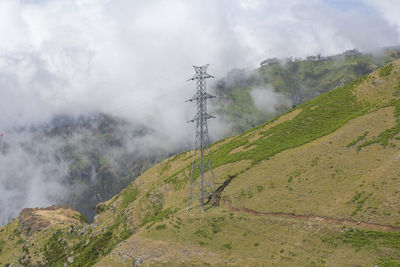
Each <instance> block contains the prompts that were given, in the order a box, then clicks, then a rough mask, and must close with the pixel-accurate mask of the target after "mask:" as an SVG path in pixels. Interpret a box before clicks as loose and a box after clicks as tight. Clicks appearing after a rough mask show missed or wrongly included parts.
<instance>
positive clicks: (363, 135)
mask: <svg viewBox="0 0 400 267" xmlns="http://www.w3.org/2000/svg"><path fill="white" fill-rule="evenodd" d="M367 135H368V132H367V131H365V132H364V133H363V134H362V135H360V136H359V137H357V138H356V139H355V140H353V141H351V142H350V143H349V144H347V147H351V146H354V145H355V144H357V143H358V142H360V141H362V140H364V139H365V137H367Z"/></svg>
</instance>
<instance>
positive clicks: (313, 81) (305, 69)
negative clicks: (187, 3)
mask: <svg viewBox="0 0 400 267" xmlns="http://www.w3.org/2000/svg"><path fill="white" fill-rule="evenodd" d="M311 58H314V59H304V60H290V61H288V60H280V61H278V60H277V59H276V60H274V61H275V63H274V64H271V65H266V66H262V67H260V68H259V69H257V70H254V71H244V70H242V71H241V70H235V71H232V72H231V73H229V74H228V75H227V77H225V78H223V79H221V80H219V81H218V82H217V83H216V86H215V88H214V90H215V93H216V94H217V96H218V102H217V103H215V108H216V113H217V114H218V116H219V117H222V118H223V119H224V120H226V121H227V122H228V123H230V124H232V129H231V131H232V133H236V134H237V133H241V132H243V131H245V130H248V129H249V128H250V127H254V126H256V125H259V124H261V123H263V122H265V118H272V117H275V116H276V115H278V114H281V113H282V112H285V111H287V110H289V109H291V108H292V105H299V104H301V103H303V102H305V101H307V100H310V99H312V98H314V97H316V96H318V95H320V94H322V93H325V92H328V91H330V90H332V89H334V88H337V87H340V86H343V85H345V84H347V83H348V82H350V81H353V80H355V79H357V78H359V77H361V76H362V75H365V74H368V73H371V72H372V71H375V70H376V69H377V68H379V67H381V66H383V65H384V64H387V63H388V62H390V61H393V60H395V59H398V58H400V50H399V48H398V47H397V48H388V49H382V51H380V52H379V53H375V54H371V53H353V54H350V55H347V53H346V52H345V53H343V54H339V55H335V56H330V57H322V58H320V59H316V58H315V57H311ZM267 88H272V89H273V90H274V91H275V92H277V93H279V94H280V96H281V98H283V99H286V100H290V101H282V100H281V101H279V100H278V101H276V103H275V110H272V111H271V109H270V110H260V109H259V108H257V106H256V105H255V103H254V99H253V97H252V95H251V92H252V90H254V89H261V90H262V89H264V90H267ZM289 102H291V104H292V105H290V104H288V103H289Z"/></svg>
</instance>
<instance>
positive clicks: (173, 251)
mask: <svg viewBox="0 0 400 267" xmlns="http://www.w3.org/2000/svg"><path fill="white" fill-rule="evenodd" d="M138 259H140V260H141V261H142V262H145V266H154V265H156V266H165V264H167V265H168V266H171V265H180V264H184V263H186V264H189V263H196V265H199V263H202V262H205V261H206V262H208V263H211V264H212V265H214V266H215V265H216V264H217V265H220V264H222V259H221V257H220V256H219V255H218V254H217V253H215V252H213V251H210V250H207V249H203V248H201V247H199V246H195V245H193V244H190V243H177V242H169V241H162V240H154V239H150V238H146V237H142V236H141V235H140V234H137V235H134V236H132V237H130V238H129V239H127V240H125V241H124V242H122V243H121V244H120V245H118V246H117V248H116V249H114V250H113V251H112V252H111V253H110V254H109V255H108V256H107V257H105V258H103V259H102V260H101V261H100V262H98V263H96V264H95V265H94V266H97V267H106V266H107V267H108V266H132V265H133V266H134V264H133V262H134V261H135V260H138Z"/></svg>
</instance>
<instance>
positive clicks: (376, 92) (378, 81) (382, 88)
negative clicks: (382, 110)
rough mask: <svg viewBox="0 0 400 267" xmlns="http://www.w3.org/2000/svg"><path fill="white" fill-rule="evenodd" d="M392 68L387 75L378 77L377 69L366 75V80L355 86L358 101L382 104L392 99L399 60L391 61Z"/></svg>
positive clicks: (399, 66) (399, 68)
mask: <svg viewBox="0 0 400 267" xmlns="http://www.w3.org/2000/svg"><path fill="white" fill-rule="evenodd" d="M391 64H392V65H393V70H392V72H391V74H390V76H389V78H387V77H380V76H379V70H378V71H375V72H373V73H371V74H370V75H368V80H367V81H366V82H363V83H362V84H361V85H359V86H357V87H356V88H355V90H354V94H355V95H356V96H357V98H358V100H360V102H364V103H365V102H368V103H380V104H384V103H387V102H389V101H390V100H391V99H393V98H394V97H393V92H394V91H393V88H396V86H397V79H394V77H397V76H398V75H399V72H400V60H396V61H393V62H392V63H391ZM377 85H378V86H377Z"/></svg>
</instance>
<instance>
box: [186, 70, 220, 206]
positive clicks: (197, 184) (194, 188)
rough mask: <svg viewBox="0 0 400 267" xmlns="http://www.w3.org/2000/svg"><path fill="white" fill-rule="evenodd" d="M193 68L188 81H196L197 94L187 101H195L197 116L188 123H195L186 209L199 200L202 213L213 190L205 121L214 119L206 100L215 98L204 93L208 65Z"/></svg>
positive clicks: (208, 75)
mask: <svg viewBox="0 0 400 267" xmlns="http://www.w3.org/2000/svg"><path fill="white" fill-rule="evenodd" d="M193 67H194V69H195V71H196V74H195V75H194V76H193V77H192V78H190V79H189V81H193V80H196V81H197V82H196V85H197V93H196V94H195V95H194V96H193V97H192V98H191V99H189V100H188V101H190V102H192V101H197V114H196V116H195V117H194V118H193V119H192V120H190V121H189V122H195V123H196V142H195V148H194V152H193V163H192V170H191V173H190V193H189V201H188V209H189V208H190V207H191V205H192V202H193V201H194V200H199V201H200V206H201V208H202V211H204V205H205V202H206V201H207V202H208V201H209V199H210V197H211V195H212V194H213V193H214V190H215V183H214V173H213V170H212V159H211V153H210V151H209V149H208V145H209V144H210V139H209V137H208V126H207V120H208V119H211V118H215V117H214V116H211V115H209V114H207V99H209V98H214V97H215V96H212V95H210V94H207V93H206V79H208V78H214V77H213V76H211V75H210V74H208V73H207V68H208V64H207V65H204V66H202V67H197V66H193Z"/></svg>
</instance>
